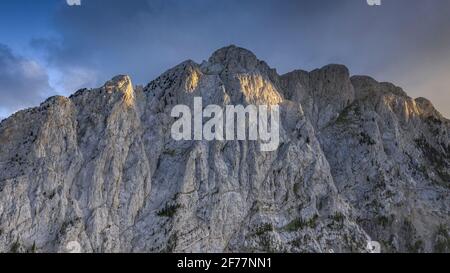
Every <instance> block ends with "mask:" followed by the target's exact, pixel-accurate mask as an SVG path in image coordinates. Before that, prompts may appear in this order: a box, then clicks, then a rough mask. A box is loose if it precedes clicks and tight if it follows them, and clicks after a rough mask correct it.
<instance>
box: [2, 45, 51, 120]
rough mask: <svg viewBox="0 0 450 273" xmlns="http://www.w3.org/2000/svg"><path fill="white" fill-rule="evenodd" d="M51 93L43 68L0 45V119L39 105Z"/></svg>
mask: <svg viewBox="0 0 450 273" xmlns="http://www.w3.org/2000/svg"><path fill="white" fill-rule="evenodd" d="M52 92H53V89H52V88H51V87H50V84H49V78H48V75H47V72H46V70H45V69H44V68H43V67H41V66H40V65H39V64H38V63H36V62H35V61H33V60H29V59H26V58H23V57H20V56H17V55H15V54H14V53H13V52H12V51H11V49H10V48H8V47H7V46H5V45H2V44H0V119H1V118H5V117H6V116H7V115H9V114H10V113H12V112H15V111H17V110H20V109H22V108H25V107H29V106H33V105H37V104H39V103H40V102H41V101H42V100H43V99H45V98H46V97H47V96H48V95H49V94H50V93H52Z"/></svg>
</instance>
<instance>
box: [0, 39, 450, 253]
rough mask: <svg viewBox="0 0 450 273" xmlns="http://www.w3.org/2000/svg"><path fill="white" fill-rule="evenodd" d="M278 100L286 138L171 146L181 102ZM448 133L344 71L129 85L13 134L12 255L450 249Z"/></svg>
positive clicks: (263, 68) (240, 66)
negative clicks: (70, 249) (272, 147)
mask: <svg viewBox="0 0 450 273" xmlns="http://www.w3.org/2000/svg"><path fill="white" fill-rule="evenodd" d="M199 96H200V97H202V98H203V105H208V104H218V105H226V104H244V105H246V104H279V105H280V108H281V114H282V126H281V127H282V128H281V132H280V137H281V143H280V147H279V149H278V150H276V151H274V152H260V149H259V145H260V143H258V142H256V141H223V142H220V141H213V142H207V141H181V142H176V141H174V140H172V138H171V137H170V128H171V125H172V124H173V122H174V119H173V118H171V117H170V111H171V110H172V108H173V106H175V105H177V104H186V105H192V103H193V98H194V97H199ZM449 136H450V124H449V121H448V120H446V119H445V118H443V117H442V116H441V115H440V114H439V113H438V112H437V111H436V110H435V109H434V107H433V106H432V104H431V102H429V101H427V100H426V99H423V98H420V99H416V100H414V99H411V98H409V97H408V96H407V95H406V93H405V92H403V91H402V90H401V89H400V88H398V87H395V86H394V85H392V84H388V83H378V82H376V81H375V80H373V79H371V78H369V77H362V76H357V77H350V73H349V71H348V70H347V68H345V67H344V66H340V65H330V66H326V67H324V68H322V69H318V70H315V71H312V72H306V71H294V72H292V73H289V74H286V75H283V76H279V75H278V74H277V73H276V71H275V70H273V69H271V68H270V67H269V66H268V65H267V64H266V63H264V62H262V61H260V60H258V59H257V57H256V56H255V55H254V54H253V53H251V52H250V51H248V50H245V49H241V48H238V47H235V46H230V47H226V48H223V49H220V50H218V51H217V52H215V53H214V54H213V55H212V57H211V58H210V59H209V60H208V61H205V62H204V63H202V64H200V65H199V64H196V63H194V62H192V61H187V62H184V63H182V64H180V65H178V66H177V67H175V68H173V69H171V70H169V71H167V72H165V73H164V74H163V75H161V76H160V77H159V78H157V79H155V80H154V81H152V82H151V83H149V84H148V85H147V86H146V87H145V88H133V85H132V83H131V80H130V78H129V77H127V76H118V77H115V78H114V79H112V80H111V81H109V82H107V83H106V84H105V86H103V87H101V88H99V89H93V90H80V91H78V92H76V93H75V94H74V95H73V96H71V97H70V98H64V97H54V98H50V99H49V100H47V101H46V102H45V103H43V104H42V105H41V106H40V107H37V108H34V109H29V110H25V111H21V112H19V113H16V114H15V115H13V116H11V117H10V118H8V119H6V120H4V121H2V122H1V123H0V147H1V149H0V251H1V252H10V251H18V252H26V251H37V252H53V251H58V252H64V251H66V246H67V244H68V243H69V242H71V241H77V242H79V243H80V245H81V248H82V251H84V252H240V251H245V252H272V251H275V252H328V251H330V250H331V249H332V250H334V251H335V252H352V251H353V252H364V251H366V245H367V241H368V240H376V241H379V242H380V243H381V244H382V249H383V251H392V252H415V251H423V252H431V251H440V252H450V235H449V225H450V216H449V215H450V199H449V194H450V143H449V139H450V138H449Z"/></svg>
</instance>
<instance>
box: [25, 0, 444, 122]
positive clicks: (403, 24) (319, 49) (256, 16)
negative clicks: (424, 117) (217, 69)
mask: <svg viewBox="0 0 450 273" xmlns="http://www.w3.org/2000/svg"><path fill="white" fill-rule="evenodd" d="M82 4H83V5H82V6H81V7H68V6H64V5H63V6H61V8H60V9H59V10H58V12H56V13H55V18H54V21H53V26H54V28H55V31H56V32H57V33H58V34H59V35H58V38H57V39H53V40H48V39H40V40H35V41H34V42H33V45H34V47H35V48H38V49H44V50H43V51H44V52H47V55H48V58H47V59H48V61H49V65H50V66H51V67H54V68H55V69H56V70H58V71H60V74H61V79H60V82H61V86H63V88H64V89H66V91H67V92H73V90H75V89H78V88H80V87H84V86H88V87H92V86H97V85H100V84H102V83H103V82H104V81H106V80H107V79H109V78H111V77H112V76H113V75H116V74H123V73H126V74H130V75H131V76H132V77H133V79H134V81H135V82H136V83H146V82H148V81H150V80H152V79H153V78H155V77H156V76H158V75H159V74H161V73H162V72H163V71H164V70H166V69H168V68H170V67H172V66H174V65H176V64H177V63H180V62H182V61H184V60H185V59H187V58H191V59H194V60H195V61H197V62H200V61H202V60H203V59H206V58H207V57H208V56H209V54H211V52H212V51H214V50H215V49H217V48H220V47H222V46H225V45H228V44H237V45H240V46H243V47H246V48H249V49H250V50H252V51H254V52H255V53H256V54H257V55H258V56H259V57H260V58H261V59H264V60H266V61H267V62H268V63H269V64H270V65H272V66H273V67H275V68H277V69H278V70H279V71H280V72H288V71H290V70H293V69H297V68H302V69H314V68H316V67H320V66H322V65H325V64H328V63H343V64H346V65H347V66H349V68H350V69H351V71H352V72H353V73H354V74H370V75H373V76H375V77H377V78H378V79H380V80H386V81H392V82H394V83H397V84H400V85H402V86H404V87H405V89H407V91H408V93H410V94H411V95H412V96H425V97H428V98H430V99H431V100H433V101H434V102H435V103H436V104H437V105H438V108H439V109H440V110H441V111H443V112H445V113H446V114H447V115H448V116H449V115H450V107H449V106H448V105H449V104H448V103H446V102H450V95H449V90H450V84H448V80H447V77H446V76H445V74H446V73H441V71H443V70H444V71H448V69H449V68H450V52H449V51H450V27H449V26H450V16H448V14H450V1H443V0H427V1H422V0H382V6H380V7H369V6H368V5H367V3H366V1H365V0H340V1H336V0H321V1H313V0H277V1H275V0H226V1H210V0H189V1H179V0H133V1H125V0H108V1H104V0H84V1H83V2H82ZM436 68H439V69H440V70H439V73H431V71H435V69H436ZM436 81H438V82H439V83H440V84H438V85H437V84H436ZM437 86H439V91H437V90H436V88H437Z"/></svg>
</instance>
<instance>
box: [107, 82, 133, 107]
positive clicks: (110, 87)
mask: <svg viewBox="0 0 450 273" xmlns="http://www.w3.org/2000/svg"><path fill="white" fill-rule="evenodd" d="M103 89H104V90H105V91H106V92H107V93H109V94H111V93H114V92H120V93H122V95H123V102H124V104H125V105H126V106H128V107H129V106H132V105H133V103H134V87H133V83H132V81H131V78H130V77H129V76H126V75H118V76H115V77H114V78H112V79H111V80H110V81H107V82H106V83H105V85H104V86H103Z"/></svg>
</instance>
